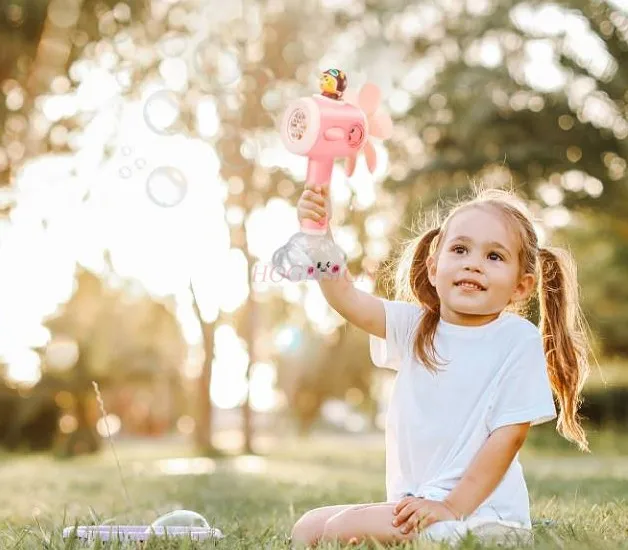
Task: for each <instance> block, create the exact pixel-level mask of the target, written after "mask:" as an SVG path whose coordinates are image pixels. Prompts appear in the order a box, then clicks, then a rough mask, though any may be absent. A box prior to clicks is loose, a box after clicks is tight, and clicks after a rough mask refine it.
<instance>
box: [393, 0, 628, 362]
mask: <svg viewBox="0 0 628 550" xmlns="http://www.w3.org/2000/svg"><path fill="white" fill-rule="evenodd" d="M406 10H407V12H408V14H410V13H414V14H416V13H418V14H419V16H421V15H425V16H426V17H424V18H423V19H424V20H425V21H430V22H431V23H432V24H430V23H427V22H426V23H425V24H423V25H422V28H421V29H420V31H418V32H417V33H415V34H414V35H413V36H412V38H410V39H409V41H410V43H411V46H412V50H413V56H412V61H411V63H410V65H411V66H412V65H414V67H415V68H416V75H417V76H414V78H410V76H408V77H407V82H408V86H409V87H410V88H411V91H412V93H413V95H414V96H415V100H414V101H413V104H412V106H411V108H410V109H409V110H408V113H407V117H406V119H405V120H404V121H403V123H402V124H401V125H402V126H404V127H405V128H406V129H407V130H408V131H409V132H411V133H415V134H416V135H417V136H418V140H417V141H416V142H410V141H405V142H404V143H402V144H400V147H399V148H398V149H397V151H396V154H395V159H396V160H395V161H394V164H395V165H396V166H393V169H392V170H391V174H392V175H393V177H391V178H390V179H389V180H388V181H387V182H386V187H387V188H388V189H391V190H398V191H403V192H404V193H407V194H408V195H409V196H412V197H420V200H421V203H422V204H423V205H424V206H425V207H429V206H430V205H433V204H434V203H435V202H436V201H437V200H438V199H446V200H448V199H453V198H455V197H456V196H457V195H458V193H459V192H460V190H461V189H462V188H464V187H467V186H468V182H469V180H470V179H481V180H483V181H484V183H485V184H486V185H488V186H511V185H512V186H513V187H514V188H515V189H516V190H517V191H519V192H520V193H522V194H524V195H525V196H527V198H529V199H530V200H531V201H533V202H534V203H535V206H536V210H537V212H538V213H539V214H540V215H541V216H542V218H543V222H544V223H545V228H546V230H547V231H548V233H550V234H551V233H552V232H553V231H554V230H555V229H556V228H557V227H563V226H564V228H563V229H562V230H561V234H562V235H563V237H564V236H566V235H567V234H569V235H571V237H572V239H569V242H570V243H571V242H573V243H574V249H575V250H577V251H578V256H577V260H578V261H579V263H580V264H586V263H587V262H588V261H589V258H590V256H589V252H588V250H589V248H588V246H587V244H585V243H587V242H588V240H584V237H583V232H584V231H586V230H591V229H592V228H595V227H598V226H599V227H601V228H604V232H605V235H606V237H607V239H609V240H610V242H612V245H611V247H612V248H614V249H615V251H616V252H615V253H614V254H610V255H606V256H605V258H606V261H607V262H608V263H605V264H604V271H605V272H607V273H608V274H609V275H608V277H609V278H614V277H616V276H618V275H616V274H619V273H622V272H624V273H625V271H626V269H627V268H628V264H626V263H625V257H626V256H625V254H624V252H623V251H624V250H625V248H626V231H625V227H624V225H625V224H624V222H622V221H621V220H622V219H623V218H624V217H625V212H626V211H627V210H628V185H627V184H628V171H627V170H626V160H625V159H626V158H627V157H628V140H626V137H628V117H627V111H626V105H627V103H626V96H625V90H626V89H627V87H628V42H627V38H626V33H625V28H626V22H627V18H626V14H625V12H624V11H622V10H621V8H619V7H617V6H616V5H615V4H613V3H610V2H605V1H602V0H597V1H594V2H585V1H579V0H569V1H561V2H556V3H552V4H548V3H545V2H540V1H534V2H525V3H524V2H520V1H518V0H509V1H506V2H492V3H488V4H487V5H486V6H485V7H484V8H483V9H480V8H477V7H474V6H472V5H470V4H467V5H466V7H465V5H464V4H460V5H458V6H457V7H451V6H450V7H449V8H446V7H444V6H443V7H438V6H436V5H434V4H433V3H426V2H415V3H413V4H412V5H409V6H407V7H406ZM470 10H474V11H473V12H471V11H470ZM427 16H429V17H427ZM574 28H575V29H577V30H575V31H574V30H573V29H574ZM570 29H571V30H570ZM581 44H586V45H587V46H586V47H587V48H588V49H587V50H586V51H583V48H581V47H580V46H581ZM591 50H592V51H593V53H591ZM535 53H536V55H537V57H534V54H535ZM538 56H541V57H538ZM539 64H544V71H545V72H544V73H543V75H544V79H540V78H539V76H538V75H535V74H534V72H533V69H534V68H535V66H538V65H539ZM420 71H423V73H421V72H420ZM419 74H424V75H425V77H424V78H423V79H419V77H418V75H419ZM410 143H413V156H410V154H409V153H408V150H407V149H406V147H408V145H409V144H410ZM414 206H415V205H414V204H412V207H414ZM580 214H582V216H581V215H580ZM582 220H586V221H582ZM611 220H614V221H611ZM585 228H586V229H585ZM579 240H580V241H579ZM597 267H598V269H599V268H600V267H601V266H599V265H598V266H597ZM587 269H589V266H585V268H584V270H583V271H585V272H586V271H587ZM583 282H584V283H585V287H584V288H583V292H584V294H585V296H590V297H593V296H597V297H598V298H599V299H595V300H594V299H589V300H586V305H587V311H588V313H589V316H590V317H591V319H592V325H593V327H594V328H595V329H597V330H598V331H599V332H600V333H601V336H602V341H603V342H604V343H605V351H606V352H608V353H614V352H620V351H621V352H623V350H624V346H623V344H621V343H620V342H619V341H618V339H617V338H616V337H615V336H611V333H612V329H611V328H610V324H609V322H608V321H603V319H608V314H607V312H605V311H604V308H607V306H606V305H604V304H608V303H609V301H613V302H614V303H615V304H616V307H615V312H616V313H615V314H613V316H612V317H613V323H615V322H617V323H618V324H619V325H621V324H624V325H625V323H626V321H627V320H628V302H626V301H625V299H624V298H621V296H623V294H622V293H616V292H612V291H611V285H610V283H609V285H604V284H603V283H602V282H601V281H600V279H599V278H596V277H594V276H587V275H586V274H585V276H584V278H583ZM602 296H603V297H604V298H603V299H602ZM618 299H619V300H621V305H619V304H618V303H617V300H618ZM619 311H621V312H622V313H621V314H620V313H619ZM609 331H611V332H609Z"/></svg>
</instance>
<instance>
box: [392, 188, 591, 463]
mask: <svg viewBox="0 0 628 550" xmlns="http://www.w3.org/2000/svg"><path fill="white" fill-rule="evenodd" d="M469 208H481V209H486V208H491V209H494V210H497V211H498V212H499V213H500V214H501V215H503V216H504V218H505V219H506V220H507V221H508V223H509V224H510V225H511V227H513V228H514V229H516V230H517V232H518V236H519V242H520V243H521V246H520V250H519V265H520V276H523V275H524V274H527V273H531V274H533V275H535V276H536V279H537V286H536V292H535V293H534V294H535V295H536V296H537V298H538V302H539V311H540V323H539V324H540V331H541V335H542V338H543V346H544V349H545V357H546V361H547V371H548V375H549V379H550V383H551V386H552V391H553V392H554V395H555V396H556V398H557V399H558V402H559V404H560V412H559V415H558V421H557V430H558V432H559V433H560V434H561V435H562V436H563V437H565V438H566V439H568V440H570V441H573V442H575V443H577V445H578V447H579V448H580V449H581V450H585V451H588V450H589V447H588V443H587V438H586V434H585V432H584V429H583V428H582V425H581V424H580V418H579V416H578V409H579V407H580V405H581V404H582V398H581V393H582V389H583V386H584V383H585V381H586V378H587V376H588V374H589V370H590V369H589V362H588V355H589V352H590V345H589V338H588V330H587V325H586V322H585V319H584V316H583V315H582V312H581V309H580V306H579V295H578V294H579V292H578V283H577V276H576V266H575V262H574V261H573V258H572V256H571V255H570V254H569V252H567V251H566V250H564V249H561V248H555V247H539V243H538V237H537V234H536V231H535V229H534V224H533V217H532V215H531V213H530V211H529V210H528V208H527V207H526V205H525V203H523V201H521V200H520V199H519V198H517V197H516V196H515V195H514V194H513V193H512V192H509V191H504V190H499V189H487V190H482V189H480V190H476V195H475V197H474V198H472V199H471V200H468V201H465V202H462V203H459V204H458V205H457V206H455V207H454V208H452V209H451V210H450V211H449V213H448V215H447V216H446V218H445V219H444V221H443V222H442V224H440V225H439V224H434V226H433V227H432V228H430V229H428V230H426V231H425V232H423V233H422V234H420V235H419V236H416V237H413V238H411V239H410V240H408V241H406V242H405V243H404V246H403V249H402V254H401V255H400V256H399V257H398V259H397V261H393V262H392V264H390V266H389V267H390V269H391V271H392V272H393V273H394V285H395V298H394V299H396V300H403V301H408V302H414V303H418V304H419V305H421V306H422V307H423V308H424V315H422V316H421V320H420V323H419V326H418V330H417V333H416V338H415V341H414V352H415V354H416V356H417V357H418V358H419V360H420V361H421V362H422V363H423V364H424V365H425V367H426V368H427V369H428V370H430V371H432V372H436V371H437V370H438V365H439V364H442V363H441V362H440V361H439V360H438V359H437V357H436V355H437V353H436V350H435V348H434V336H435V334H436V329H437V327H438V322H439V319H440V301H439V298H438V295H437V293H436V289H435V288H434V287H433V286H432V284H431V283H430V281H429V279H428V268H427V262H426V261H427V259H428V258H429V257H430V256H433V257H434V256H435V255H436V254H437V253H438V252H439V245H440V243H441V242H442V240H443V239H442V238H441V237H443V236H444V235H445V234H446V232H447V227H448V225H449V223H450V222H451V219H452V218H453V217H454V216H455V215H456V214H458V213H459V212H461V211H462V210H467V209H469ZM530 298H531V297H530ZM529 300H530V299H528V300H526V302H525V303H519V304H509V305H508V306H507V309H510V310H514V311H516V312H518V313H523V312H524V311H525V308H526V306H527V304H528V303H529Z"/></svg>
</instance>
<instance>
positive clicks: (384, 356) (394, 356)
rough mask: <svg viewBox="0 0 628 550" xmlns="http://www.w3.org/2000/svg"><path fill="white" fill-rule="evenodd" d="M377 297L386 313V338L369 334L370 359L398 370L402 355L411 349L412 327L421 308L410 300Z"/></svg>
mask: <svg viewBox="0 0 628 550" xmlns="http://www.w3.org/2000/svg"><path fill="white" fill-rule="evenodd" d="M379 299H380V300H382V302H383V304H384V311H385V313H386V338H385V339H384V338H379V337H377V336H373V335H372V334H371V335H369V348H370V354H371V360H372V361H373V363H374V364H375V366H377V367H384V368H390V369H393V370H399V366H400V365H401V361H402V359H403V357H404V355H406V354H408V353H410V352H411V350H412V349H413V346H414V343H413V340H412V339H413V337H414V329H415V328H416V326H417V323H418V320H419V317H420V313H421V311H422V309H421V306H419V305H417V304H412V303H410V302H403V301H399V300H386V299H385V298H379Z"/></svg>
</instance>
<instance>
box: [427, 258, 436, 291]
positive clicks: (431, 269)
mask: <svg viewBox="0 0 628 550" xmlns="http://www.w3.org/2000/svg"><path fill="white" fill-rule="evenodd" d="M425 265H426V266H427V278H428V279H429V281H430V284H431V285H432V286H434V287H435V286H436V261H435V260H434V256H428V257H427V260H425Z"/></svg>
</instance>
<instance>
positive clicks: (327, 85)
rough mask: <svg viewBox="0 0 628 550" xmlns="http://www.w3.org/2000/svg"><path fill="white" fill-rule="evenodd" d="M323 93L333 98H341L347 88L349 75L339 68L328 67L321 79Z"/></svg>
mask: <svg viewBox="0 0 628 550" xmlns="http://www.w3.org/2000/svg"><path fill="white" fill-rule="evenodd" d="M319 86H320V89H321V94H322V95H324V96H325V97H329V98H331V99H341V98H342V93H343V92H344V91H345V90H346V89H347V75H345V73H344V72H343V71H340V70H338V69H327V70H326V71H325V72H324V73H323V74H321V78H320V81H319Z"/></svg>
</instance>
